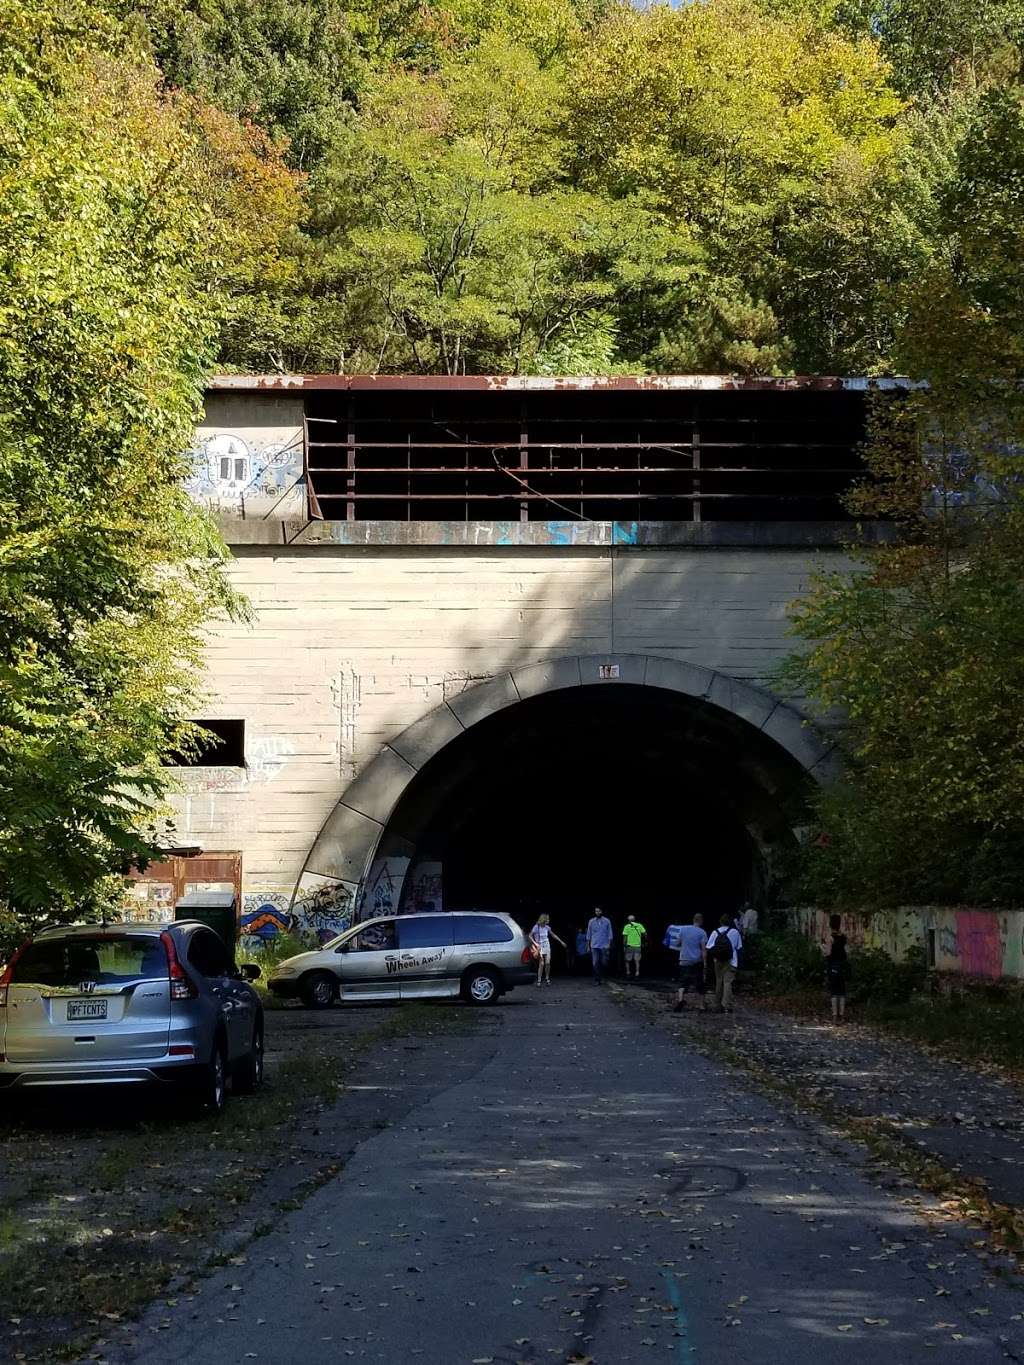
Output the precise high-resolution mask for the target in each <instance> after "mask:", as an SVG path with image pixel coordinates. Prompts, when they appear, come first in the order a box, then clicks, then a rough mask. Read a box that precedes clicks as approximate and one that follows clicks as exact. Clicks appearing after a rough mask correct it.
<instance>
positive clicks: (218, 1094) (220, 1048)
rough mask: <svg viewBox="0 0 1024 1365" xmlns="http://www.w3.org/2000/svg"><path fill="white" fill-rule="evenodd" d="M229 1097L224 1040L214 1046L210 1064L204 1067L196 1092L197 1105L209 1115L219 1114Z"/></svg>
mask: <svg viewBox="0 0 1024 1365" xmlns="http://www.w3.org/2000/svg"><path fill="white" fill-rule="evenodd" d="M227 1097H228V1059H227V1055H226V1053H225V1050H224V1040H223V1039H222V1038H218V1039H217V1041H216V1042H215V1043H214V1045H213V1052H212V1054H211V1056H210V1060H209V1063H208V1064H207V1065H206V1066H204V1067H203V1069H202V1072H201V1074H200V1077H199V1085H198V1087H197V1090H196V1104H197V1106H198V1108H199V1109H200V1110H201V1111H202V1112H203V1113H207V1114H219V1113H220V1112H221V1110H222V1109H223V1108H224V1104H225V1101H226V1100H227Z"/></svg>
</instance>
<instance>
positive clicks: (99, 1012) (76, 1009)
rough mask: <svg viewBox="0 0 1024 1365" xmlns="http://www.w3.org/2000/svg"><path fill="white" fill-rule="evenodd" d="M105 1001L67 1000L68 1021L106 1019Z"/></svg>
mask: <svg viewBox="0 0 1024 1365" xmlns="http://www.w3.org/2000/svg"><path fill="white" fill-rule="evenodd" d="M106 1017H107V1002H106V1001H105V1000H69V1001H68V1019H69V1020H71V1019H106Z"/></svg>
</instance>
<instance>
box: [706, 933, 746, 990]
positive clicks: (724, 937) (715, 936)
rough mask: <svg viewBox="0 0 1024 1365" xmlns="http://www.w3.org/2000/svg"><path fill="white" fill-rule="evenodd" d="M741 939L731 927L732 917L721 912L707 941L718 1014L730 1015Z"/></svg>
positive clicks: (741, 944) (741, 945)
mask: <svg viewBox="0 0 1024 1365" xmlns="http://www.w3.org/2000/svg"><path fill="white" fill-rule="evenodd" d="M742 947H743V939H742V938H741V937H740V932H739V930H738V929H736V928H734V927H733V922H732V915H731V914H730V913H729V911H728V910H723V911H722V916H721V921H720V923H719V926H718V928H717V929H715V930H713V931H712V933H711V936H710V938H709V939H708V945H707V953H708V957H709V958H710V959H711V961H712V962H713V963H714V964H715V999H716V1001H717V1002H718V1010H719V1013H725V1014H732V986H733V982H734V981H735V980H736V971H737V968H738V967H739V965H740V956H739V954H740V949H741V948H742Z"/></svg>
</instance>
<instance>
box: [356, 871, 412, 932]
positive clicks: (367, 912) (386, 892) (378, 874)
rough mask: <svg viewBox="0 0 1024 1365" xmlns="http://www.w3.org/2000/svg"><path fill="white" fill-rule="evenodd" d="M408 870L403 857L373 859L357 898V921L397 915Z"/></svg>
mask: <svg viewBox="0 0 1024 1365" xmlns="http://www.w3.org/2000/svg"><path fill="white" fill-rule="evenodd" d="M408 870H409V859H408V858H405V857H390V858H375V859H374V862H373V866H372V867H371V868H370V875H369V876H368V877H367V879H366V881H365V883H364V884H363V890H362V893H361V895H360V898H359V916H358V918H359V919H372V918H373V917H374V916H375V915H397V914H398V907H399V905H400V903H401V899H402V885H403V883H404V882H405V874H406V872H408Z"/></svg>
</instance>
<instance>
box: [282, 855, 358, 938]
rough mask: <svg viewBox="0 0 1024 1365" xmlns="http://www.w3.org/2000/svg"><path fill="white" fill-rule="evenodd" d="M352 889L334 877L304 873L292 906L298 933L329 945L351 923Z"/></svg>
mask: <svg viewBox="0 0 1024 1365" xmlns="http://www.w3.org/2000/svg"><path fill="white" fill-rule="evenodd" d="M352 893H353V888H352V886H351V885H350V884H349V883H348V882H341V881H336V880H335V879H334V878H333V877H320V876H317V875H316V874H315V873H312V872H304V873H303V875H302V881H301V882H300V883H299V889H298V891H297V892H296V893H295V900H294V902H293V904H292V927H293V930H294V932H295V933H298V934H301V935H303V936H304V937H306V938H312V939H315V940H316V942H317V943H326V942H327V940H328V939H330V938H334V937H335V935H336V934H340V933H341V931H342V930H343V929H347V928H348V926H349V925H350V924H351V923H352V909H353V899H354V898H353V894H352Z"/></svg>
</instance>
